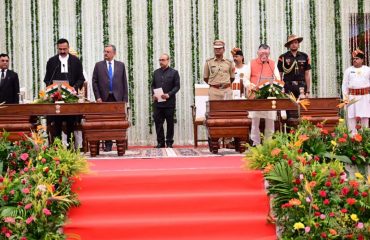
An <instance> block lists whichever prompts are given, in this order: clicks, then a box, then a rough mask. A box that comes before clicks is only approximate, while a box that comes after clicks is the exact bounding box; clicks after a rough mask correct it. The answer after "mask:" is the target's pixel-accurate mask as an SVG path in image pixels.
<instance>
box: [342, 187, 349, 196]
mask: <svg viewBox="0 0 370 240" xmlns="http://www.w3.org/2000/svg"><path fill="white" fill-rule="evenodd" d="M341 192H342V194H343V195H344V196H346V195H347V194H348V193H349V188H347V187H344V188H342V190H341Z"/></svg>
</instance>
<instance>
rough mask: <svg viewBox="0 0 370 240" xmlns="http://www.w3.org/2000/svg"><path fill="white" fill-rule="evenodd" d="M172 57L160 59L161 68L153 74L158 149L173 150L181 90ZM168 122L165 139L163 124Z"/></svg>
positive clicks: (163, 56) (167, 56)
mask: <svg viewBox="0 0 370 240" xmlns="http://www.w3.org/2000/svg"><path fill="white" fill-rule="evenodd" d="M169 64H170V56H169V55H168V54H166V53H164V54H162V55H161V57H160V58H159V65H160V66H161V67H160V68H158V69H157V70H155V71H154V73H153V81H152V93H153V101H154V104H153V108H154V114H153V117H154V123H155V130H156V133H157V143H158V144H157V146H156V148H164V147H165V143H166V145H167V147H169V148H172V144H173V135H174V115H175V107H176V93H177V92H178V91H179V89H180V76H179V73H178V71H177V70H175V69H173V68H171V67H170V66H169ZM165 120H166V122H167V134H166V138H165V137H164V129H163V124H164V121H165Z"/></svg>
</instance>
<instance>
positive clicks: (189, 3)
mask: <svg viewBox="0 0 370 240" xmlns="http://www.w3.org/2000/svg"><path fill="white" fill-rule="evenodd" d="M369 12H370V1H366V0H330V1H320V0H287V1H281V0H249V1H247V0H235V1H232V0H202V1H198V0H184V1H174V0H155V1H153V0H135V1H133V0H125V1H123V0H99V1H97V0H95V1H88V0H22V1H19V0H2V1H1V2H0V29H3V31H2V34H0V52H7V53H9V54H10V57H11V68H13V69H14V70H15V71H16V72H18V74H19V77H20V81H21V87H24V88H25V89H26V92H27V97H28V98H29V99H32V98H34V97H35V95H36V94H37V92H38V91H39V90H40V89H43V88H44V84H43V77H44V74H45V68H46V61H47V59H48V58H49V57H51V56H52V55H54V54H55V46H54V42H55V40H56V39H58V38H60V37H64V38H67V39H68V40H69V41H70V45H71V47H73V48H74V49H76V50H77V51H78V52H79V53H80V57H81V58H82V61H83V66H84V71H85V78H86V79H87V80H89V81H91V75H92V71H93V67H94V64H95V62H97V61H99V60H102V58H103V46H104V43H108V42H109V43H112V44H115V45H116V46H117V49H118V52H117V57H116V58H117V59H118V60H122V61H124V62H125V63H126V66H127V71H128V75H129V77H130V79H129V85H130V107H131V111H130V120H131V122H132V123H133V126H132V127H131V128H130V131H129V144H130V145H148V144H153V143H154V142H155V139H156V137H155V134H154V127H153V119H152V116H151V106H150V98H149V84H150V75H151V72H152V71H153V70H154V69H156V68H158V67H159V64H158V58H159V55H160V54H161V53H162V52H167V53H170V54H171V55H172V57H173V61H172V64H173V65H174V66H175V68H176V69H178V70H179V72H180V76H181V90H180V92H179V93H178V94H177V96H178V102H177V109H178V110H177V112H176V118H177V123H176V127H175V131H176V132H175V143H176V144H190V143H192V139H193V136H192V132H193V130H192V123H191V111H190V105H191V104H193V99H194V97H193V91H194V89H193V86H194V83H198V82H202V80H201V79H202V71H203V70H202V68H203V67H202V66H203V63H204V61H205V59H207V58H208V57H210V56H212V42H213V40H214V39H215V38H220V39H223V40H225V42H226V56H227V57H231V56H230V49H231V48H232V47H234V46H236V45H238V46H240V47H242V49H243V51H244V55H245V58H246V59H251V58H253V57H255V55H256V50H257V47H258V46H259V44H260V43H261V42H266V43H267V44H269V45H270V46H271V50H272V56H271V57H272V58H273V59H275V60H276V59H277V57H278V56H279V54H281V53H283V52H284V51H286V49H285V48H284V46H283V45H284V43H285V41H286V38H287V35H288V34H291V33H294V34H297V35H299V36H303V37H304V40H303V42H302V44H301V50H302V51H305V52H307V53H308V54H309V55H310V56H311V58H312V64H313V66H314V69H313V71H312V75H313V89H312V92H313V93H314V95H316V96H320V97H324V96H327V97H329V96H337V93H338V89H339V86H340V81H341V76H342V72H343V71H344V69H345V68H347V67H348V66H349V64H350V61H349V60H350V59H349V56H350V55H349V51H350V43H349V37H350V35H351V33H352V32H353V30H351V28H350V14H351V13H361V14H362V16H363V15H364V13H369ZM367 21H368V22H370V21H369V19H367ZM351 31H352V32H351Z"/></svg>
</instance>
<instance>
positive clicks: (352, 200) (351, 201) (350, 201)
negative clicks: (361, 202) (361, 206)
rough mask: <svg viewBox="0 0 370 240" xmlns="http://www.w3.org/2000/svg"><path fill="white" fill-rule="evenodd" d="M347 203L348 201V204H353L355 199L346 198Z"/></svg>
mask: <svg viewBox="0 0 370 240" xmlns="http://www.w3.org/2000/svg"><path fill="white" fill-rule="evenodd" d="M347 203H348V204H349V205H353V204H355V203H356V199H354V198H347Z"/></svg>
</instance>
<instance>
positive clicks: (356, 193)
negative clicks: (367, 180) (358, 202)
mask: <svg viewBox="0 0 370 240" xmlns="http://www.w3.org/2000/svg"><path fill="white" fill-rule="evenodd" d="M353 195H355V196H356V197H357V196H358V190H357V189H356V190H354V191H353Z"/></svg>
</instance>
